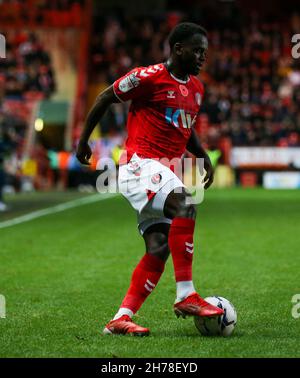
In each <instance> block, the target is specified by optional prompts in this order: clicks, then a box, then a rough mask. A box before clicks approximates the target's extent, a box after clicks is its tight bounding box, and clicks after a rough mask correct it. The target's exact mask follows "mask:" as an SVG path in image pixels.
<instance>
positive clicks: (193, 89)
mask: <svg viewBox="0 0 300 378" xmlns="http://www.w3.org/2000/svg"><path fill="white" fill-rule="evenodd" d="M113 88H114V92H115V95H116V97H117V98H118V99H119V100H120V101H122V102H123V101H127V100H132V102H131V105H130V108H129V114H128V119H127V130H128V138H127V140H126V150H127V160H129V159H130V158H131V156H132V155H133V154H134V153H137V155H138V156H140V157H142V158H167V159H169V160H171V159H173V158H181V156H182V154H183V153H184V152H185V149H186V145H187V142H188V140H189V138H190V136H191V127H192V126H193V125H194V123H195V121H196V118H197V115H198V112H199V109H200V105H201V102H202V98H203V94H204V87H203V84H202V83H201V82H200V81H199V80H198V79H197V78H196V77H195V76H189V78H188V79H187V81H183V80H179V79H177V78H176V77H175V76H173V75H172V74H171V73H170V72H169V71H168V70H167V69H166V67H165V65H164V64H163V63H161V64H156V65H153V66H149V67H138V68H134V69H133V70H131V71H130V72H129V73H128V74H126V75H125V76H123V77H121V78H120V79H118V80H116V81H115V82H114V84H113Z"/></svg>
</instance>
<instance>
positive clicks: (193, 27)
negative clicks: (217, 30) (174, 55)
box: [168, 22, 207, 50]
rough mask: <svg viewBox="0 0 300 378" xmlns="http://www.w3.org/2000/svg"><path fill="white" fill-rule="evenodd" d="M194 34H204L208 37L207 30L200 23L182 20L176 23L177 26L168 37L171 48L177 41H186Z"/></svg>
mask: <svg viewBox="0 0 300 378" xmlns="http://www.w3.org/2000/svg"><path fill="white" fill-rule="evenodd" d="M194 34H202V35H204V36H205V37H207V31H206V30H205V29H204V28H203V27H202V26H200V25H197V24H194V23H192V22H182V23H181V24H178V25H176V26H175V28H174V29H172V30H171V33H170V35H169V38H168V40H169V45H170V48H171V50H172V48H173V46H174V45H175V43H177V42H183V41H186V40H187V39H189V38H190V37H192V36H193V35H194Z"/></svg>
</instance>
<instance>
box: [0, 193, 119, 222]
mask: <svg viewBox="0 0 300 378" xmlns="http://www.w3.org/2000/svg"><path fill="white" fill-rule="evenodd" d="M115 196H116V194H113V195H112V194H110V195H104V194H102V195H100V194H99V193H97V194H94V195H91V196H88V197H84V198H78V199H76V200H73V201H68V202H65V203H61V204H59V205H55V206H52V207H47V208H46V209H42V210H37V211H33V212H32V213H29V214H26V215H22V216H20V217H17V218H13V219H9V220H7V221H4V222H0V229H1V228H6V227H10V226H15V225H17V224H20V223H24V222H29V221H31V220H33V219H36V218H40V217H43V216H45V215H50V214H54V213H59V212H60V211H65V210H68V209H72V208H74V207H78V206H82V205H86V204H88V203H93V202H98V201H104V200H106V199H109V198H113V197H115Z"/></svg>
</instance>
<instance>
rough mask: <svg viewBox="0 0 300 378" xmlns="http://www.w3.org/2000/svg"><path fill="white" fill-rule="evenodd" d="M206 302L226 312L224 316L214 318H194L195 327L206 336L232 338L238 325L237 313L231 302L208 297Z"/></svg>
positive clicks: (220, 298) (221, 298)
mask: <svg viewBox="0 0 300 378" xmlns="http://www.w3.org/2000/svg"><path fill="white" fill-rule="evenodd" d="M205 300H206V301H207V302H208V303H210V304H212V305H214V306H217V307H220V308H222V309H223V310H224V315H222V316H220V317H214V318H202V317H199V316H195V317H194V321H195V326H196V328H197V329H198V330H199V332H200V333H201V334H202V335H205V336H225V337H227V336H230V335H231V334H232V332H233V330H234V328H235V326H236V323H237V313H236V310H235V308H234V306H233V304H232V303H231V302H229V300H228V299H226V298H223V297H217V296H214V297H207V298H205Z"/></svg>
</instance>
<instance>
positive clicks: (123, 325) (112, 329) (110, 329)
mask: <svg viewBox="0 0 300 378" xmlns="http://www.w3.org/2000/svg"><path fill="white" fill-rule="evenodd" d="M149 333H150V330H149V329H148V328H144V327H141V326H139V325H137V324H135V323H133V321H132V320H131V318H130V317H129V316H128V315H123V316H121V317H120V318H118V319H116V320H111V321H110V322H109V323H108V324H107V325H106V326H105V328H104V330H103V334H104V335H127V334H130V335H133V336H148V335H149Z"/></svg>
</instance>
